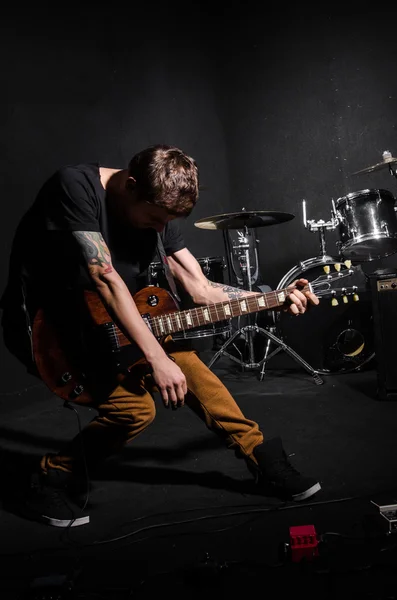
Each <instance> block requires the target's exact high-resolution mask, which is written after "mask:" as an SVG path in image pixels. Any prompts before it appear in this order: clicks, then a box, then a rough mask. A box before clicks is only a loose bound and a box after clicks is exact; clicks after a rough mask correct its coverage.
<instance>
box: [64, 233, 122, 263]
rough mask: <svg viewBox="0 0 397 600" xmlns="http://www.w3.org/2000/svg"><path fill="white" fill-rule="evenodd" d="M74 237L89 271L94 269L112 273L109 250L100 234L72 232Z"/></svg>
mask: <svg viewBox="0 0 397 600" xmlns="http://www.w3.org/2000/svg"><path fill="white" fill-rule="evenodd" d="M73 235H74V237H75V238H76V239H77V241H78V242H79V244H80V245H81V247H82V250H83V253H84V256H85V258H86V260H87V263H88V268H89V270H90V271H93V270H96V269H95V267H100V268H101V270H102V269H103V271H102V272H103V273H111V272H112V270H113V269H112V261H111V257H110V252H109V249H108V247H107V245H106V242H105V240H104V239H103V237H102V234H101V233H98V232H96V231H74V232H73Z"/></svg>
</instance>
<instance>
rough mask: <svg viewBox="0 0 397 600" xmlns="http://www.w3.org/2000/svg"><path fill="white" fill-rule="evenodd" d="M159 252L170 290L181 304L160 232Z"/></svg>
mask: <svg viewBox="0 0 397 600" xmlns="http://www.w3.org/2000/svg"><path fill="white" fill-rule="evenodd" d="M157 252H158V254H159V257H160V260H161V264H162V265H163V268H164V272H165V276H166V278H167V281H168V285H169V286H170V290H171V292H172V294H173V295H174V297H175V299H176V300H178V301H179V302H180V300H181V299H180V297H179V295H178V291H177V289H176V283H175V279H174V277H173V275H172V273H171V269H170V266H169V264H168V259H167V255H166V253H165V249H164V245H163V240H162V239H161V235H160V233H159V232H157Z"/></svg>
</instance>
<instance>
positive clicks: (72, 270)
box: [2, 164, 185, 307]
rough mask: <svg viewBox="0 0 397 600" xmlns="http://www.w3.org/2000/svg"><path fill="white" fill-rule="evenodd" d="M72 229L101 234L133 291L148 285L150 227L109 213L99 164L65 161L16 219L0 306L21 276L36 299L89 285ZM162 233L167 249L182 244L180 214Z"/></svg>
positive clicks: (153, 244) (152, 252) (153, 256)
mask: <svg viewBox="0 0 397 600" xmlns="http://www.w3.org/2000/svg"><path fill="white" fill-rule="evenodd" d="M72 231H95V232H100V233H101V234H102V236H103V238H104V240H105V242H106V243H107V245H108V248H109V250H110V253H111V257H112V263H113V266H114V268H115V269H116V271H117V272H118V273H119V274H120V276H121V277H122V278H123V280H124V281H125V283H126V284H127V287H128V288H129V290H130V291H131V293H132V294H134V293H135V292H136V291H137V290H138V289H140V288H141V287H143V286H144V285H146V272H147V268H148V266H149V264H150V263H151V262H153V261H158V260H159V258H158V255H157V253H156V249H157V232H156V231H155V230H154V229H138V228H133V227H131V226H130V225H129V226H128V227H127V226H123V225H122V224H121V225H120V223H118V224H115V223H114V221H113V220H112V219H111V217H110V216H109V211H108V210H107V196H106V192H105V189H104V188H103V186H102V184H101V181H100V174H99V165H98V164H78V165H68V166H65V167H63V168H61V169H59V170H58V171H57V172H56V173H54V174H53V175H52V177H50V178H49V179H48V180H47V181H46V183H45V184H44V185H43V187H42V188H41V190H40V191H39V193H38V195H37V197H36V200H35V202H34V203H33V205H32V207H31V208H30V209H29V210H28V211H27V213H26V214H25V215H24V217H23V218H22V220H21V222H20V225H19V227H18V230H17V232H16V235H15V239H14V242H13V247H12V254H11V262H10V273H9V285H8V290H6V293H5V294H4V296H3V299H2V307H4V306H6V305H7V304H9V302H10V301H11V299H12V288H13V287H15V285H17V286H18V285H19V280H20V279H21V278H22V279H23V280H24V283H25V287H26V289H27V290H28V294H29V295H31V294H33V296H34V298H35V299H37V301H38V302H40V299H41V298H44V299H45V298H46V297H48V295H49V294H50V295H51V294H54V293H58V291H59V290H60V289H61V290H62V289H65V288H69V289H72V290H75V289H78V288H79V287H90V286H91V285H92V284H91V280H90V278H89V275H88V272H87V268H86V265H84V262H83V258H82V254H81V250H80V248H79V245H78V244H77V242H76V240H75V239H74V238H73V236H72V235H70V233H71V232H72ZM161 238H162V241H163V245H164V249H165V252H166V254H167V255H170V254H172V253H174V252H177V251H178V250H181V249H182V248H184V247H185V242H184V239H183V235H182V231H181V226H180V219H175V220H172V221H170V222H169V223H168V224H167V225H166V227H165V228H164V230H163V232H162V233H161Z"/></svg>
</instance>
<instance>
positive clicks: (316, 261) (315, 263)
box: [276, 255, 343, 312]
mask: <svg viewBox="0 0 397 600" xmlns="http://www.w3.org/2000/svg"><path fill="white" fill-rule="evenodd" d="M335 263H343V259H342V258H340V257H337V256H328V255H324V256H313V257H311V258H307V259H306V260H303V261H301V262H300V263H297V264H295V265H294V266H293V267H291V269H290V270H289V271H288V272H287V273H285V275H284V277H282V278H281V279H280V281H279V282H278V284H277V287H276V290H282V289H284V288H286V287H288V285H289V284H290V283H291V282H289V283H284V281H285V279H286V277H287V276H288V275H290V274H291V276H292V274H293V273H295V272H296V270H297V269H298V270H299V271H303V272H305V271H307V270H308V269H309V268H311V267H320V266H321V265H330V264H335ZM305 267H306V268H305ZM294 277H295V276H294ZM277 312H278V311H277Z"/></svg>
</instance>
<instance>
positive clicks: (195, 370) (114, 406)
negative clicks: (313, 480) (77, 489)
mask: <svg viewBox="0 0 397 600" xmlns="http://www.w3.org/2000/svg"><path fill="white" fill-rule="evenodd" d="M165 350H166V352H167V353H168V355H169V356H171V357H172V358H173V359H174V360H175V362H176V364H177V365H178V366H179V367H180V368H181V370H182V372H183V373H184V375H185V377H186V382H187V388H188V393H187V394H186V396H185V404H186V405H187V406H188V407H189V408H190V409H192V410H193V411H194V412H195V413H196V415H198V417H199V418H200V419H201V420H202V421H204V423H205V425H206V426H207V427H208V429H210V430H211V431H213V432H214V433H216V434H217V435H219V436H220V437H221V438H222V439H223V440H224V441H225V443H226V445H227V446H228V447H229V448H231V449H233V450H234V451H235V452H236V454H237V456H239V457H241V458H246V459H250V460H251V461H253V462H254V463H256V462H257V461H256V459H255V458H254V456H253V454H252V452H253V449H254V448H255V446H257V445H258V444H261V443H262V442H263V435H262V433H261V431H260V430H259V427H258V424H257V423H256V422H255V421H251V420H249V419H246V418H245V416H244V415H243V413H242V411H241V410H240V408H239V406H238V405H237V403H236V401H235V400H234V398H233V397H232V396H231V394H230V393H229V391H228V390H227V389H226V387H225V386H224V385H223V383H222V382H221V381H220V379H219V378H218V377H217V376H216V375H215V374H214V373H213V372H212V371H211V370H210V369H209V368H208V367H207V366H206V365H205V364H204V362H203V361H202V360H200V358H199V357H198V355H197V353H196V352H195V351H194V350H193V351H192V350H183V349H180V347H178V345H176V344H175V343H174V342H173V341H172V340H170V341H168V342H166V344H165ZM156 391H157V388H156V387H155V384H154V381H153V378H152V376H151V375H150V374H148V371H147V365H146V363H145V362H139V363H137V364H136V365H134V366H133V367H132V368H131V369H130V372H129V373H128V375H127V376H125V378H124V379H122V380H121V381H120V382H119V383H118V385H117V386H116V387H115V388H114V389H113V391H112V392H111V393H110V395H109V396H108V398H107V399H106V400H105V401H102V402H101V403H99V404H98V405H96V406H95V408H96V410H97V411H98V416H97V417H96V418H95V419H94V420H93V421H91V422H90V423H89V424H88V425H87V426H86V427H85V428H84V429H83V430H82V432H81V434H79V435H77V436H76V437H75V438H74V439H73V440H72V441H71V442H70V443H68V444H67V445H66V446H65V447H64V448H63V449H62V450H61V451H60V452H59V453H57V454H51V453H50V454H46V455H45V456H44V457H43V458H42V460H41V468H42V469H43V471H44V472H46V471H47V470H48V469H49V468H57V469H61V470H63V471H66V472H75V471H78V470H79V469H81V468H82V447H83V448H84V454H85V458H86V461H87V463H88V465H89V466H92V465H95V464H97V463H100V462H101V461H103V460H104V459H106V458H107V457H108V456H110V455H112V454H115V453H117V452H119V451H120V450H121V449H122V447H123V446H124V445H125V444H127V443H129V442H131V441H132V440H133V439H134V438H136V437H137V436H138V435H139V434H140V433H142V431H144V430H145V429H146V427H148V425H150V423H152V421H153V419H154V418H155V414H156V408H155V402H154V398H153V393H154V392H156Z"/></svg>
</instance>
